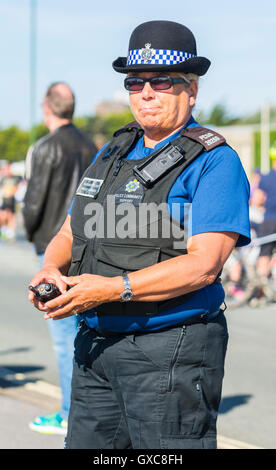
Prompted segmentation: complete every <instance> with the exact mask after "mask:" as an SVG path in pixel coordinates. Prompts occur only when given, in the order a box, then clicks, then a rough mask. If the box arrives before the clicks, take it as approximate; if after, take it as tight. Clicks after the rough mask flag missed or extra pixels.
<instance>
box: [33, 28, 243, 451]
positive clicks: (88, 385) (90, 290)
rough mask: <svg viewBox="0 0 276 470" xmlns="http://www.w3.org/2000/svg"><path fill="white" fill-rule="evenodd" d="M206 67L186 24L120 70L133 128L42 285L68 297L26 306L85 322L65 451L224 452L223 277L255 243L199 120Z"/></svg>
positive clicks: (57, 249) (148, 35) (235, 183)
mask: <svg viewBox="0 0 276 470" xmlns="http://www.w3.org/2000/svg"><path fill="white" fill-rule="evenodd" d="M209 65H210V62H209V60H208V59H206V58H204V57H198V56H197V51H196V43H195V39H194V36H193V34H192V33H191V31H190V30H189V29H188V28H186V27H185V26H183V25H180V24H178V23H174V22H169V21H150V22H147V23H143V24H141V25H140V26H138V27H137V28H136V29H135V30H134V31H133V33H132V35H131V38H130V43H129V51H128V57H127V58H124V57H119V58H118V59H117V60H115V62H114V63H113V67H114V69H115V70H116V71H118V72H120V73H125V74H128V75H127V77H126V79H125V87H126V89H127V90H128V91H129V98H130V106H131V109H132V112H133V114H134V116H135V119H136V122H134V123H131V124H130V125H128V126H126V127H125V128H123V129H120V130H119V131H118V132H116V133H115V134H114V138H113V139H112V141H111V142H110V143H108V144H107V145H106V146H105V147H104V148H103V149H102V150H101V151H100V152H99V154H98V155H97V156H96V158H95V160H94V162H93V164H92V165H91V167H90V168H89V169H88V170H87V171H86V173H85V174H84V176H83V178H82V180H81V182H80V185H79V188H78V190H77V192H76V195H75V198H74V201H73V204H72V209H71V211H70V214H69V215H68V217H67V220H66V221H65V223H64V226H63V227H62V229H61V230H60V232H59V233H58V235H57V236H56V237H55V238H54V239H53V240H52V242H51V243H50V245H49V247H48V249H47V251H46V255H45V261H44V266H43V269H42V271H40V272H39V273H38V274H37V275H36V276H35V277H34V279H33V280H32V285H36V284H38V283H41V282H50V281H52V282H54V283H55V284H56V285H57V286H58V287H59V288H60V290H61V291H62V295H61V296H60V297H58V298H56V299H54V300H51V301H49V302H47V304H45V305H44V306H43V304H42V303H40V302H38V301H37V300H35V299H34V297H33V295H32V294H30V300H31V301H32V302H34V303H35V305H36V306H37V307H38V308H39V309H40V310H44V312H45V318H54V319H56V320H58V319H60V318H64V317H66V316H69V315H73V314H80V315H79V316H80V319H81V322H80V329H79V332H78V334H77V337H76V340H75V359H74V372H73V378H72V397H71V410H70V417H69V424H68V434H67V443H66V446H67V447H68V448H98V449H99V448H117V449H118V448H120V449H122V448H179V449H182V448H215V447H216V418H217V411H218V407H219V402H220V397H221V385H222V378H223V371H224V357H225V352H226V345H227V327H226V320H225V317H224V314H223V311H222V310H221V309H220V305H221V304H222V302H223V299H224V292H223V288H222V286H221V284H220V282H219V273H220V271H221V269H222V267H223V264H224V263H225V261H226V259H227V258H228V256H229V255H230V253H231V251H232V249H233V248H234V246H242V245H245V244H247V243H249V240H250V238H249V237H250V235H249V220H248V196H249V185H248V181H247V178H246V176H245V173H244V171H243V168H242V165H241V163H240V160H239V158H238V156H237V154H236V153H235V152H234V151H233V150H232V149H231V148H230V147H228V146H227V144H226V143H225V140H224V139H223V137H222V136H220V135H219V134H217V133H215V132H213V131H210V130H207V129H204V128H202V127H200V126H199V125H198V124H197V123H196V122H195V120H194V119H193V117H192V109H193V106H194V105H195V101H196V96H197V89H198V85H197V77H198V76H200V75H204V74H205V73H206V72H207V70H208V68H209ZM164 205H165V208H167V213H166V210H164ZM187 207H188V210H186V209H187ZM141 208H143V210H145V208H146V209H149V213H148V212H147V211H146V212H143V211H141V210H140V209H141ZM160 208H161V209H162V210H161V212H160ZM100 209H101V210H100ZM152 209H153V211H151V210H152ZM126 212H127V215H128V218H126V217H125V218H122V217H120V216H122V215H124V214H125V213H126ZM160 213H161V215H160ZM141 214H142V215H141ZM92 215H93V216H92ZM91 216H92V217H91ZM148 216H149V217H148ZM122 219H123V220H122ZM187 220H188V225H187V223H186V222H187ZM164 222H167V225H169V228H170V229H171V230H169V231H165V232H166V233H165V234H164V233H163V232H160V230H161V229H162V228H163V227H164V225H163V223H164ZM175 224H176V225H177V224H178V225H179V227H180V228H181V230H182V229H183V233H184V236H183V240H182V241H181V243H180V245H179V244H177V242H178V243H179V234H178V235H177V236H176V235H175V233H176V232H175V230H173V228H174V226H175ZM106 226H107V228H106ZM125 226H127V229H126V228H125ZM165 226H166V224H165ZM95 227H96V228H95ZM99 227H100V228H99ZM172 232H173V233H174V235H172ZM176 238H177V240H176ZM61 274H63V276H61ZM65 274H66V275H67V274H68V277H66V276H64V275H65ZM67 286H70V287H71V288H70V290H66V287H67Z"/></svg>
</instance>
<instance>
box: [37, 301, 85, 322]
mask: <svg viewBox="0 0 276 470" xmlns="http://www.w3.org/2000/svg"><path fill="white" fill-rule="evenodd" d="M74 309H76V311H78V309H77V306H76V305H75V306H74V305H73V304H72V302H70V303H69V304H67V305H64V306H61V307H59V308H56V309H51V310H48V311H47V312H46V313H45V316H44V318H56V319H59V318H61V316H63V315H68V314H71V315H75V314H76V312H74Z"/></svg>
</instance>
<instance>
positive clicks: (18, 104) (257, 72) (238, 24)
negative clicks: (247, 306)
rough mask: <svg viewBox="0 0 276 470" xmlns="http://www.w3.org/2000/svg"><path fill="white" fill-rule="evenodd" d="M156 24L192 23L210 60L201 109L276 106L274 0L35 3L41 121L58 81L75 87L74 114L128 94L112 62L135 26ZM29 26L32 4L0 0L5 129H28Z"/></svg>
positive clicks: (1, 121) (1, 120) (237, 111)
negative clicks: (49, 89) (47, 91)
mask: <svg viewBox="0 0 276 470" xmlns="http://www.w3.org/2000/svg"><path fill="white" fill-rule="evenodd" d="M169 7H170V8H169ZM157 19H162V20H164V19H167V20H171V21H177V22H179V23H182V24H185V25H186V26H188V27H189V28H190V29H191V30H192V31H193V33H194V34H195V37H196V40H197V49H198V55H203V56H205V57H208V58H209V59H210V60H211V62H212V65H211V67H210V69H209V72H208V73H207V74H206V75H205V76H204V77H203V78H202V79H201V81H200V91H199V95H198V104H197V109H198V110H201V109H202V110H204V111H208V110H209V109H210V108H211V107H212V106H213V105H214V104H216V103H218V102H222V103H224V104H225V105H226V107H227V108H228V110H229V112H230V113H231V114H233V115H245V114H247V113H249V112H254V111H255V110H257V109H258V108H259V107H260V106H262V104H265V103H270V104H271V105H275V104H276V83H275V76H276V60H275V59H276V2H275V0H274V1H273V0H263V2H259V1H258V2H257V1H256V0H251V1H249V0H232V1H231V2H223V1H222V0H209V1H208V2H206V0H196V1H194V2H191V1H189V2H187V1H186V0H174V1H173V2H170V1H169V0H165V1H164V0H159V1H149V0H137V1H132V2H131V1H130V0H116V1H115V0H113V1H111V0H106V1H105V2H100V1H94V0H78V1H76V0H37V102H36V120H37V122H40V121H41V120H42V114H41V107H40V103H41V99H42V96H43V93H44V92H45V89H46V88H47V86H48V85H49V84H50V83H51V82H53V81H57V80H63V81H66V82H67V83H69V84H70V85H71V86H72V88H73V89H74V91H75V94H76V98H77V107H76V115H77V116H80V115H84V114H93V113H94V110H95V106H96V105H97V103H98V102H100V101H103V100H110V99H113V98H114V96H116V95H117V94H118V93H120V92H123V87H122V82H123V78H124V75H122V74H118V73H116V72H115V71H114V70H113V69H112V67H111V63H112V61H113V60H114V59H115V58H117V57H118V56H125V55H126V54H127V48H128V41H129V36H130V34H131V32H132V31H133V29H134V28H135V27H136V26H137V25H138V24H140V23H142V22H144V21H150V20H157ZM29 26H30V0H0V38H1V41H0V57H1V78H0V83H1V86H0V90H1V107H0V127H6V126H8V125H11V124H17V125H19V126H21V127H23V128H28V127H29V123H30V118H29V115H30V111H29V109H30V108H29V101H30V94H29V58H30V54H29V49H30V48H29Z"/></svg>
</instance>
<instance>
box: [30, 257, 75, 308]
mask: <svg viewBox="0 0 276 470" xmlns="http://www.w3.org/2000/svg"><path fill="white" fill-rule="evenodd" d="M61 276H62V273H61V272H60V271H59V269H57V268H56V267H55V266H52V265H48V266H45V267H43V268H42V269H41V270H40V271H39V272H38V273H37V274H36V275H35V276H34V277H33V279H32V280H31V282H30V284H29V285H30V286H33V287H35V286H37V285H38V284H43V283H46V282H47V283H48V282H49V283H52V284H55V286H56V287H58V289H59V290H60V292H61V293H62V294H64V293H65V292H66V290H67V284H66V283H65V282H64V281H62V280H61ZM28 298H29V301H30V302H31V303H32V304H33V305H34V306H35V307H36V308H37V309H38V310H42V311H45V306H44V303H43V302H40V301H39V300H38V299H37V298H36V297H35V295H34V293H33V292H32V291H31V290H29V294H28ZM46 310H47V309H46Z"/></svg>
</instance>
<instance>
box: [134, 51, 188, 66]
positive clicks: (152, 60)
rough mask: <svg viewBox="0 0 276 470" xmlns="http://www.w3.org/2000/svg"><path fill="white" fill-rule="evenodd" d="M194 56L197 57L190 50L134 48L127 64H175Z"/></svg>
mask: <svg viewBox="0 0 276 470" xmlns="http://www.w3.org/2000/svg"><path fill="white" fill-rule="evenodd" d="M192 57H195V55H194V54H191V53H190V52H183V51H171V50H169V49H150V48H145V49H133V50H130V51H129V53H128V57H127V65H137V64H149V65H152V64H161V65H175V64H179V63H180V62H185V60H188V59H191V58H192Z"/></svg>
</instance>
